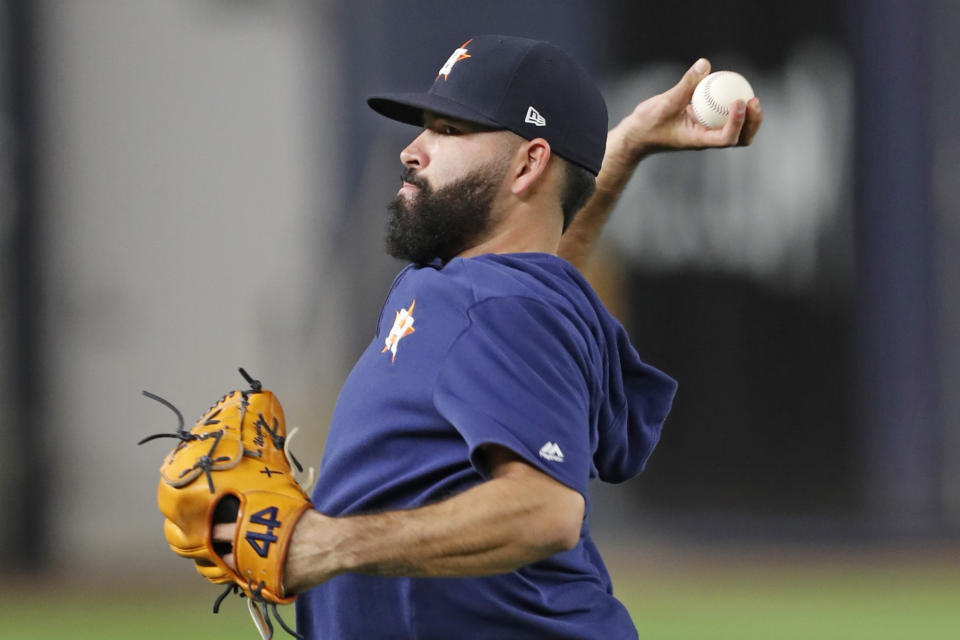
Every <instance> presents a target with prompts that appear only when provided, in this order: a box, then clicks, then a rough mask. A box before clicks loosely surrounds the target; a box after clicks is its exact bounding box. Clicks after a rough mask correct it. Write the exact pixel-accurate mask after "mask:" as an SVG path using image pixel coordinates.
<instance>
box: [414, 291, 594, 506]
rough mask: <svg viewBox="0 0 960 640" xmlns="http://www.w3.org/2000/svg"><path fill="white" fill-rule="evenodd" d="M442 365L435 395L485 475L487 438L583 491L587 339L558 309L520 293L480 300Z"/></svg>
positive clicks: (587, 447) (587, 458)
mask: <svg viewBox="0 0 960 640" xmlns="http://www.w3.org/2000/svg"><path fill="white" fill-rule="evenodd" d="M468 316H469V324H468V326H467V327H466V328H465V329H464V330H463V332H462V333H461V334H460V335H459V336H458V337H457V339H456V340H455V341H454V342H453V344H452V345H451V347H450V349H449V351H448V352H447V354H446V356H445V358H444V361H443V363H442V364H441V366H440V368H439V373H438V380H437V383H436V385H435V386H434V396H433V402H434V405H435V407H436V409H437V411H438V412H439V413H440V414H441V415H442V416H443V417H444V418H445V419H446V420H447V421H449V422H450V423H451V424H453V426H454V427H455V428H456V429H457V430H458V431H459V432H460V434H461V435H462V436H463V438H464V440H465V441H466V443H467V446H468V447H469V450H470V460H471V463H472V464H473V466H474V467H475V468H477V469H478V471H480V473H482V474H484V475H486V474H487V470H486V469H484V468H483V466H482V461H481V460H480V457H479V451H480V448H481V447H483V446H484V445H490V444H497V445H500V446H503V447H506V448H507V449H510V450H511V451H513V452H514V453H516V454H517V455H519V456H520V457H521V458H523V459H524V460H526V461H527V462H528V463H530V464H531V465H533V466H534V467H536V468H538V469H540V470H541V471H543V472H545V473H546V474H548V475H550V476H552V477H553V478H555V479H556V480H558V481H560V482H561V483H563V484H565V485H566V486H568V487H570V488H572V489H574V490H576V491H578V492H580V493H581V494H583V495H584V497H586V494H587V483H588V480H589V474H590V469H591V464H592V463H591V458H592V447H591V443H590V432H591V430H590V424H591V423H590V407H591V398H590V388H591V384H590V383H589V382H588V380H589V378H588V376H589V371H590V370H591V356H590V349H589V345H588V343H587V342H586V340H585V339H584V336H583V332H581V331H579V330H578V329H577V327H576V325H575V324H574V322H572V321H571V320H570V319H569V318H567V317H566V316H564V315H563V314H562V313H560V312H559V311H558V310H557V309H555V308H553V307H551V306H549V305H547V304H545V303H543V302H539V301H537V300H533V299H530V298H524V297H505V298H493V299H488V300H484V301H482V302H479V303H477V304H475V305H474V306H473V307H471V308H470V310H469V311H468Z"/></svg>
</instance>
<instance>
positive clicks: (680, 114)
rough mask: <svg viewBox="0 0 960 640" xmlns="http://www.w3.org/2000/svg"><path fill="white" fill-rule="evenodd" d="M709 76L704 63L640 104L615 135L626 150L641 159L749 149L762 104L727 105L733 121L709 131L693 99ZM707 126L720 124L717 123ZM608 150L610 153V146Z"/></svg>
mask: <svg viewBox="0 0 960 640" xmlns="http://www.w3.org/2000/svg"><path fill="white" fill-rule="evenodd" d="M708 75H710V62H709V61H708V60H707V59H706V58H700V59H699V60H697V62H696V63H695V64H694V65H693V66H692V67H690V68H689V69H688V70H687V72H686V73H685V74H684V75H683V78H681V79H680V82H678V83H677V84H676V85H675V86H674V87H673V88H671V89H669V90H667V91H665V92H664V93H661V94H660V95H657V96H654V97H652V98H649V99H648V100H644V101H643V102H641V103H640V104H639V105H637V107H636V108H635V109H634V110H633V112H632V113H631V114H630V115H628V116H627V117H626V118H624V119H623V121H621V122H620V124H618V125H617V126H616V127H615V128H614V129H613V130H612V131H611V134H617V135H618V136H619V137H620V140H621V143H622V144H623V145H624V146H623V149H622V151H623V152H625V153H628V154H629V155H630V156H631V159H633V160H639V159H641V158H643V157H645V156H647V155H649V154H651V153H654V152H657V151H675V150H680V149H707V148H715V147H733V146H746V145H749V144H750V142H751V141H753V137H754V136H755V135H756V134H757V130H758V129H759V128H760V123H761V122H762V121H763V112H762V110H761V108H760V101H759V100H758V99H757V98H756V97H751V98H749V99H748V100H743V99H736V100H732V101H731V102H730V103H729V104H727V105H724V106H725V107H726V109H727V110H728V111H729V117H728V118H727V119H726V122H724V123H723V124H722V126H720V128H710V127H708V126H705V125H704V124H702V123H701V120H700V119H698V117H697V114H696V112H695V110H694V107H693V105H692V104H691V100H692V99H693V96H694V92H695V91H696V89H697V85H699V84H700V83H701V81H702V80H704V79H705V78H707V76H708ZM737 75H739V74H737ZM741 77H742V76H741ZM744 82H745V81H744ZM747 86H749V85H747ZM704 88H706V87H704ZM701 91H703V90H701ZM751 93H752V90H751ZM709 122H711V123H713V124H716V123H717V120H716V119H714V120H710V121H709ZM607 148H608V152H609V151H610V150H611V149H610V144H609V142H608V147H607Z"/></svg>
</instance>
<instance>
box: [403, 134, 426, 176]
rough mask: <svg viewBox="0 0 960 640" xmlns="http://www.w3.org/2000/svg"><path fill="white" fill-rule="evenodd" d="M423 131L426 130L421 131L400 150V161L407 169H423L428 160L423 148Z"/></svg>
mask: <svg viewBox="0 0 960 640" xmlns="http://www.w3.org/2000/svg"><path fill="white" fill-rule="evenodd" d="M425 133H426V131H423V132H422V133H421V134H420V135H418V136H417V137H416V138H414V139H413V140H412V141H411V142H410V144H408V145H407V147H406V148H405V149H404V150H403V151H401V152H400V162H402V163H403V165H404V166H405V167H407V168H408V169H424V168H426V166H427V164H429V162H430V160H429V157H428V156H427V154H426V152H425V151H424V148H423V136H424V134H425Z"/></svg>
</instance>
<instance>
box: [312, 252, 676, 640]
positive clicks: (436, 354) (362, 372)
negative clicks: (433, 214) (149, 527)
mask: <svg viewBox="0 0 960 640" xmlns="http://www.w3.org/2000/svg"><path fill="white" fill-rule="evenodd" d="M675 390H676V383H675V382H674V381H673V380H672V379H671V378H670V377H668V376H667V375H665V374H663V373H662V372H660V371H658V370H657V369H654V368H653V367H650V366H648V365H646V364H644V363H643V362H641V361H640V358H639V356H638V355H637V352H636V351H635V350H634V349H633V347H632V346H631V345H630V342H629V339H628V337H627V335H626V332H625V331H624V329H623V327H622V326H621V325H620V323H619V322H617V320H616V319H614V318H613V317H612V316H611V315H610V313H609V312H608V311H607V310H606V308H605V307H604V306H603V304H602V303H601V302H600V301H599V299H598V298H597V296H596V294H595V293H594V292H593V290H592V289H591V288H590V286H589V284H587V282H586V281H585V280H584V279H583V277H582V276H581V275H580V274H579V273H578V272H577V270H576V269H575V268H574V267H573V266H572V265H570V264H569V263H568V262H566V261H564V260H562V259H560V258H558V257H556V256H553V255H549V254H539V253H524V254H500V255H497V254H488V255H483V256H478V257H474V258H468V259H461V258H456V259H454V260H451V261H450V262H449V263H447V264H446V265H444V266H442V267H441V266H439V265H437V266H427V267H422V268H417V267H413V266H410V267H407V268H406V269H405V270H404V271H403V272H401V273H400V275H399V276H397V279H396V281H395V282H394V284H393V287H392V289H391V290H390V293H389V294H388V296H387V300H386V303H385V304H384V307H383V310H382V311H381V314H380V321H379V324H378V326H377V333H376V336H375V337H374V339H373V341H372V342H371V344H370V346H369V347H367V349H366V351H364V353H363V355H362V356H361V357H360V360H359V361H358V362H357V364H356V366H355V367H354V369H353V371H352V372H351V373H350V376H349V377H348V378H347V381H346V383H345V384H344V386H343V389H342V391H341V392H340V397H339V398H338V400H337V405H336V408H335V409H334V413H333V419H332V422H331V425H330V433H329V436H328V438H327V444H326V449H325V453H324V456H323V462H322V466H321V470H320V476H319V479H318V481H317V485H316V488H315V490H314V493H313V500H314V505H315V507H316V508H317V509H318V510H319V511H320V512H322V513H325V514H327V515H331V516H342V515H351V514H360V513H371V512H382V511H388V510H394V509H410V508H414V507H419V506H422V505H426V504H429V503H432V502H437V501H439V500H443V499H444V498H447V497H450V496H453V495H456V494H458V493H461V492H463V491H465V490H466V489H469V488H470V487H472V486H475V485H476V484H478V483H480V482H483V481H484V480H486V479H487V478H488V475H487V469H485V468H484V466H483V457H482V455H480V450H481V448H482V447H483V446H484V445H490V444H497V445H501V446H504V447H506V448H508V449H510V450H511V451H513V452H514V453H516V454H517V455H519V456H520V457H522V458H523V459H524V460H526V461H527V462H528V463H530V464H531V465H533V466H534V467H536V468H537V469H539V470H541V471H543V472H544V473H547V474H548V475H550V476H552V477H553V478H555V479H557V480H558V481H560V482H562V483H563V484H565V485H566V486H568V487H570V488H572V489H574V490H576V491H578V492H580V493H581V494H583V496H584V498H585V499H586V500H587V506H588V511H589V498H588V496H587V484H588V482H589V480H590V479H591V478H594V477H599V478H600V479H602V480H604V481H607V482H622V481H624V480H627V479H629V478H631V477H633V476H634V475H636V474H637V473H639V472H640V471H641V470H642V469H643V467H644V464H645V463H646V460H647V458H648V456H649V455H650V453H651V451H652V450H653V448H654V446H655V445H656V443H657V440H658V438H659V436H660V428H661V426H662V424H663V421H664V419H665V418H666V416H667V413H668V412H669V410H670V404H671V402H672V400H673V394H674V392H675ZM297 623H298V630H299V631H300V632H301V633H303V634H305V635H306V636H307V638H322V639H323V640H336V639H348V638H349V639H353V638H397V639H401V638H402V639H405V640H406V639H412V638H416V639H420V640H431V639H448V638H471V639H473V638H476V639H481V638H491V639H492V638H496V639H503V638H510V639H514V638H515V639H523V638H530V639H534V638H535V639H537V640H540V639H543V638H603V639H614V638H616V639H619V638H635V637H636V636H637V632H636V630H635V628H634V626H633V624H632V622H631V620H630V616H629V615H628V613H627V611H626V609H625V608H624V607H623V605H621V604H620V602H619V601H617V600H616V599H615V598H614V597H613V595H612V589H611V584H610V578H609V576H608V575H607V571H606V568H605V567H604V565H603V562H602V560H601V559H600V555H599V553H598V552H597V549H596V547H595V546H594V544H593V542H592V541H591V539H590V536H589V532H588V529H587V526H586V521H585V522H584V526H583V528H582V530H581V537H580V541H579V543H578V544H577V546H576V547H574V548H573V549H572V550H570V551H566V552H563V553H558V554H556V555H554V556H551V557H549V558H547V559H545V560H541V561H539V562H535V563H532V564H530V565H527V566H525V567H522V568H520V569H518V570H516V571H513V572H511V573H505V574H499V575H494V576H487V577H480V578H386V577H375V576H365V575H359V574H344V575H341V576H338V577H336V578H334V579H332V580H330V581H329V582H327V583H325V584H323V585H320V586H318V587H316V588H314V589H312V590H310V591H308V592H306V593H304V594H302V595H301V596H300V598H299V599H298V601H297Z"/></svg>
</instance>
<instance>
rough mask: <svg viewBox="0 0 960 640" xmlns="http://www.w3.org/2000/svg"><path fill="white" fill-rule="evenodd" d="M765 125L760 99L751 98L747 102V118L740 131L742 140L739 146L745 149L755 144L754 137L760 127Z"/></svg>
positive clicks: (738, 142) (739, 141)
mask: <svg viewBox="0 0 960 640" xmlns="http://www.w3.org/2000/svg"><path fill="white" fill-rule="evenodd" d="M762 123H763V108H762V107H761V106H760V99H759V98H750V100H748V101H747V117H746V120H745V121H744V123H743V128H742V129H741V130H740V139H739V140H738V141H737V144H738V145H740V146H742V147H745V146H747V145H748V144H750V143H751V142H753V137H754V136H755V135H757V131H758V130H759V129H760V125H761V124H762Z"/></svg>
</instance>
